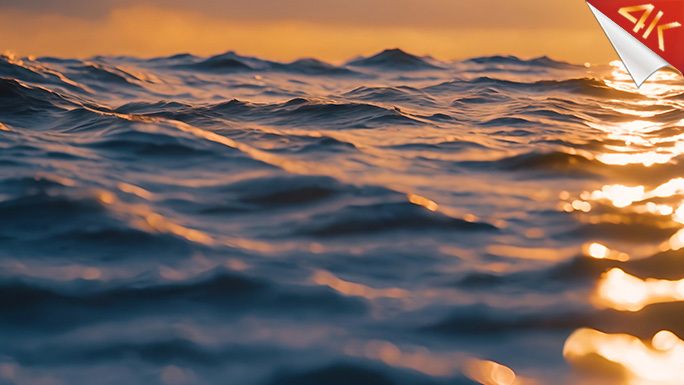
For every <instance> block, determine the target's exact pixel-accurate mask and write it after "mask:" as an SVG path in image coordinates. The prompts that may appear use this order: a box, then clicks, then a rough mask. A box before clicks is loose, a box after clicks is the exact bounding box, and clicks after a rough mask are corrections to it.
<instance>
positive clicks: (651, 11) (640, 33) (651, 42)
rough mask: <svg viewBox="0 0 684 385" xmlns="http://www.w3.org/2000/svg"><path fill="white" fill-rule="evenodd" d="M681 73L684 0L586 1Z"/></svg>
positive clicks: (682, 67)
mask: <svg viewBox="0 0 684 385" xmlns="http://www.w3.org/2000/svg"><path fill="white" fill-rule="evenodd" d="M587 3H589V4H591V5H592V6H593V7H594V8H596V9H597V10H599V11H600V12H601V13H603V14H604V15H605V16H606V17H608V18H609V19H611V20H612V21H614V22H615V23H616V24H617V25H619V26H620V27H621V28H622V29H624V30H625V31H627V32H628V33H629V34H631V35H632V36H634V37H635V38H636V39H637V40H639V41H640V42H642V43H644V45H646V46H647V47H648V48H649V49H651V51H653V52H654V53H655V54H656V55H658V56H660V57H662V58H663V59H664V60H665V61H667V62H668V63H670V65H672V66H673V67H675V68H676V69H677V70H679V72H682V73H684V49H683V48H684V0H587Z"/></svg>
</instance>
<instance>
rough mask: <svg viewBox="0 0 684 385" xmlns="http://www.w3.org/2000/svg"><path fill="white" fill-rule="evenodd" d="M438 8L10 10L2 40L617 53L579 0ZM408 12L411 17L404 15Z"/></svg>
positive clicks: (138, 50) (155, 52) (281, 54)
mask: <svg viewBox="0 0 684 385" xmlns="http://www.w3.org/2000/svg"><path fill="white" fill-rule="evenodd" d="M433 3H435V2H434V1H433ZM438 3H439V2H438ZM540 4H541V5H544V4H545V3H544V2H540ZM547 4H548V3H547ZM504 5H506V4H504ZM434 7H437V9H440V8H441V9H442V12H436V13H435V14H434V15H431V16H430V15H424V16H423V20H422V21H420V22H419V23H412V22H410V21H411V20H412V18H414V17H415V16H416V15H415V14H411V11H405V13H406V14H402V11H401V9H402V8H401V7H394V9H393V12H396V13H399V14H398V15H396V17H394V19H389V20H387V21H386V22H384V23H376V24H373V23H371V22H370V21H369V22H365V23H360V22H358V21H357V19H358V18H357V17H354V16H353V15H351V14H350V15H342V16H340V17H339V20H337V21H336V22H335V21H334V22H330V21H329V20H320V19H316V18H315V17H310V18H308V19H305V20H293V19H291V18H278V15H277V14H272V13H269V10H268V8H265V9H264V10H263V12H264V15H263V17H262V18H252V19H251V20H247V19H240V18H224V17H220V16H217V15H216V13H215V12H212V11H207V12H204V13H202V12H199V11H190V10H177V9H172V8H170V7H169V8H160V7H154V6H145V5H139V6H134V7H119V8H115V9H113V10H112V11H111V12H110V13H109V15H108V16H106V18H104V19H103V20H97V19H81V18H76V17H68V16H62V15H56V14H34V13H30V12H26V11H18V10H3V12H1V13H0V36H2V37H3V45H4V47H1V48H8V49H12V50H15V51H18V52H19V53H21V54H22V55H39V56H44V55H50V56H76V57H85V56H91V55H95V54H114V55H137V56H145V57H149V56H161V55H170V54H175V53H178V52H192V53H195V54H198V55H210V54H216V53H220V52H224V51H227V50H236V51H238V52H240V53H242V54H246V55H255V56H259V57H265V58H269V59H274V60H294V59H297V58H300V57H316V58H320V59H324V60H329V61H333V62H340V61H343V60H346V59H350V58H352V57H354V56H357V55H369V54H372V53H375V52H377V51H379V50H382V49H384V48H389V47H401V48H402V49H405V50H407V51H411V52H414V53H416V54H419V55H427V54H430V55H433V56H435V57H437V58H441V59H443V60H451V59H456V58H466V57H473V56H483V55H492V54H516V55H520V56H529V57H532V56H542V55H549V56H551V57H554V58H558V59H561V60H568V61H574V62H580V63H584V62H585V61H587V60H590V61H593V62H607V61H608V60H611V59H614V58H615V53H614V52H613V51H612V50H611V49H610V44H609V42H608V41H607V39H605V36H604V35H603V33H601V31H600V28H599V27H598V26H597V25H595V22H594V20H593V18H592V17H591V14H590V13H589V12H588V11H587V10H586V8H585V7H584V6H583V4H580V3H577V4H572V5H568V4H559V5H554V6H553V7H550V6H544V7H543V8H542V9H539V11H538V12H544V13H545V16H544V18H551V17H555V18H556V19H558V20H559V21H562V22H563V23H562V24H563V25H562V26H561V25H560V24H561V23H555V24H553V23H544V24H545V25H537V26H534V27H531V26H530V24H531V23H534V22H535V21H536V20H539V19H540V18H539V17H535V15H530V14H529V12H522V10H521V11H520V12H518V13H517V14H516V13H513V14H507V15H505V17H506V18H507V19H508V20H510V21H509V22H507V23H505V25H504V24H502V23H497V22H492V19H491V17H486V15H487V12H485V11H483V6H478V5H477V4H476V3H472V4H470V3H469V4H461V3H454V2H450V1H442V2H441V4H433V8H434ZM212 8H213V7H212ZM358 8H359V9H358V12H364V9H363V5H359V6H358ZM567 8H571V9H572V16H573V19H572V20H574V21H570V20H568V19H567V17H568V14H569V13H568V12H567ZM447 9H448V10H451V12H452V14H453V15H455V16H457V15H467V14H472V15H474V16H473V17H471V18H470V19H472V20H474V21H475V22H470V23H468V25H463V23H459V22H458V21H456V20H455V19H454V21H452V22H446V20H444V22H441V23H439V24H435V23H431V22H430V18H431V17H432V18H438V17H440V15H441V14H444V12H445V11H446V10H447ZM561 9H562V10H563V12H562V16H561V12H558V13H555V12H554V10H561ZM386 11H387V10H384V9H383V10H382V12H383V13H386ZM378 12H379V14H382V13H380V12H381V11H380V10H378ZM446 12H449V11H446ZM414 13H415V12H414ZM390 20H394V21H395V23H391V22H390ZM405 20H408V21H409V22H401V21H405ZM515 20H517V22H513V21H515ZM556 25H558V26H556ZM587 47H591V50H587Z"/></svg>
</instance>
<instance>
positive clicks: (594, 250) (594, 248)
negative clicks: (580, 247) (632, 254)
mask: <svg viewBox="0 0 684 385" xmlns="http://www.w3.org/2000/svg"><path fill="white" fill-rule="evenodd" d="M584 252H585V254H586V255H588V256H590V257H592V258H596V259H612V260H614V261H620V262H626V261H629V255H627V254H626V253H621V252H619V251H616V250H611V249H609V248H608V247H606V246H604V245H602V244H600V243H596V242H594V243H591V244H588V245H585V246H584Z"/></svg>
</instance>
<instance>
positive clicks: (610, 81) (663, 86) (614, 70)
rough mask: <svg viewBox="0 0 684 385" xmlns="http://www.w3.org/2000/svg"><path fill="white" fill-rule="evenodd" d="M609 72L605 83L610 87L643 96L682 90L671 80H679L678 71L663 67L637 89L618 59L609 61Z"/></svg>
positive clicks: (661, 94) (654, 95)
mask: <svg viewBox="0 0 684 385" xmlns="http://www.w3.org/2000/svg"><path fill="white" fill-rule="evenodd" d="M610 66H611V73H610V76H609V77H608V78H607V79H606V80H605V82H606V84H607V85H608V86H610V87H612V88H615V89H617V90H620V91H627V92H638V93H640V94H642V95H644V96H653V97H657V96H663V95H667V94H671V93H679V92H681V91H682V86H681V85H679V86H675V85H673V84H672V82H673V81H677V80H679V77H680V76H681V75H680V74H679V73H678V72H676V71H674V70H672V69H670V68H665V69H662V70H659V71H658V72H656V73H655V74H653V75H651V77H650V78H649V79H648V80H647V81H646V82H645V83H644V84H642V85H641V87H639V88H638V89H635V87H634V81H633V80H632V77H631V76H630V75H629V72H627V69H626V68H625V65H624V63H622V62H621V61H620V60H613V61H612V62H610Z"/></svg>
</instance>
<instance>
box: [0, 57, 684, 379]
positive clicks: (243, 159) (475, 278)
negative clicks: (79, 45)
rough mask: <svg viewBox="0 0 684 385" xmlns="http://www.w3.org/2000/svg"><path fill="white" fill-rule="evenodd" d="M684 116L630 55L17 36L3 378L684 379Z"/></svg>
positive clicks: (0, 65)
mask: <svg viewBox="0 0 684 385" xmlns="http://www.w3.org/2000/svg"><path fill="white" fill-rule="evenodd" d="M683 119H684V82H682V81H681V79H680V75H678V74H674V73H671V72H667V71H664V72H660V73H658V74H657V75H656V77H655V78H654V79H653V80H651V81H649V82H648V83H647V84H646V85H644V86H643V87H642V89H641V90H636V89H635V88H634V86H633V84H632V83H631V80H630V78H629V76H628V74H627V73H626V72H625V71H624V68H623V67H622V65H621V63H620V62H614V63H610V64H601V63H596V64H589V63H587V64H581V65H576V64H571V63H564V62H558V61H554V60H552V59H549V58H546V57H542V58H537V59H532V60H523V59H519V58H516V57H513V56H495V57H482V58H473V59H469V60H462V61H455V62H442V61H438V60H435V59H432V58H429V57H417V56H413V55H410V54H408V53H405V52H403V51H400V50H387V51H384V52H382V53H379V54H377V55H375V56H372V57H366V58H357V59H352V60H350V61H349V62H347V63H346V64H344V65H331V64H327V63H324V62H321V61H318V60H315V59H303V60H299V61H295V62H292V63H279V62H273V61H268V60H262V59H258V58H253V57H244V56H240V55H238V54H235V53H232V52H229V53H226V54H222V55H218V56H214V57H209V58H206V57H196V56H193V55H188V54H183V55H176V56H171V57H163V58H154V59H142V58H135V57H94V58H90V59H87V60H75V59H62V58H50V57H44V58H18V57H15V56H14V55H11V54H5V55H3V56H1V57H0V383H1V384H30V385H40V384H50V385H52V384H68V385H79V384H88V385H92V384H129V385H136V384H141V385H151V384H169V385H174V384H227V385H231V384H255V385H314V384H315V385H319V384H320V385H323V384H326V385H339V384H354V385H364V384H369V385H385V384H396V385H402V384H435V385H437V384H458V385H461V384H463V385H465V384H477V383H480V384H485V385H512V384H518V385H534V384H538V385H542V384H553V385H562V384H568V385H570V384H634V385H637V384H639V385H656V384H671V385H674V384H683V383H684V341H682V340H681V339H680V338H681V337H684V323H682V322H681V316H682V315H683V314H684V304H683V303H682V301H684V280H682V278H684V255H683V254H684V252H683V251H682V250H681V249H682V248H683V247H684V230H682V229H684V208H681V206H680V205H681V204H682V201H683V200H684V196H683V195H684V175H682V172H683V170H682V161H683V160H684V157H682V154H683V153H684V145H683V143H684V141H683V140H684V134H683V130H682V128H683V127H684V120H683ZM680 280H682V281H680Z"/></svg>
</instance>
